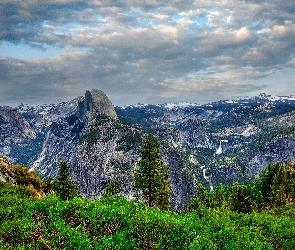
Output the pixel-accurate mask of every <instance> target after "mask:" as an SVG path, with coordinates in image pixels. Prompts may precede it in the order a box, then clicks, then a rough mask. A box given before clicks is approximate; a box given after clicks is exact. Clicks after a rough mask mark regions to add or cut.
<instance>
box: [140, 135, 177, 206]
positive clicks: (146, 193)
mask: <svg viewBox="0 0 295 250" xmlns="http://www.w3.org/2000/svg"><path fill="white" fill-rule="evenodd" d="M140 157H141V159H140V160H139V161H138V165H139V168H138V169H136V170H135V172H134V187H136V188H139V189H141V191H142V197H143V198H144V200H146V203H147V204H148V206H150V207H159V208H163V209H168V208H170V195H171V193H172V189H171V187H170V182H169V180H168V177H169V169H168V167H165V166H164V165H163V160H162V158H161V155H160V150H159V147H158V142H157V139H156V138H155V137H154V136H153V135H152V134H151V133H149V134H148V135H147V137H146V140H145V142H144V149H143V150H141V152H140Z"/></svg>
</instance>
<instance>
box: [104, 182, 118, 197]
mask: <svg viewBox="0 0 295 250" xmlns="http://www.w3.org/2000/svg"><path fill="white" fill-rule="evenodd" d="M121 192H122V189H121V188H120V186H119V184H118V183H117V182H115V181H110V182H109V183H108V184H107V186H106V187H105V190H104V194H103V196H108V195H114V196H118V195H119V194H120V193H121Z"/></svg>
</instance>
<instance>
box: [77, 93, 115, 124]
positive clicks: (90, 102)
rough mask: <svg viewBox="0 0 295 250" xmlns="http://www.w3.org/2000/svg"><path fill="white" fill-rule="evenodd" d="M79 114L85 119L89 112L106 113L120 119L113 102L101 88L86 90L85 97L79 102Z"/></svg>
mask: <svg viewBox="0 0 295 250" xmlns="http://www.w3.org/2000/svg"><path fill="white" fill-rule="evenodd" d="M78 112H79V115H80V117H81V118H82V119H83V118H85V116H86V113H87V112H91V113H95V114H99V115H106V116H108V117H110V118H112V119H118V117H117V114H116V111H115V109H114V106H113V104H112V103H111V101H110V100H109V98H108V97H107V96H106V95H105V93H103V92H102V91H101V90H97V89H93V90H90V91H88V90H87V91H86V93H85V98H84V100H83V101H81V102H80V103H79V111H78Z"/></svg>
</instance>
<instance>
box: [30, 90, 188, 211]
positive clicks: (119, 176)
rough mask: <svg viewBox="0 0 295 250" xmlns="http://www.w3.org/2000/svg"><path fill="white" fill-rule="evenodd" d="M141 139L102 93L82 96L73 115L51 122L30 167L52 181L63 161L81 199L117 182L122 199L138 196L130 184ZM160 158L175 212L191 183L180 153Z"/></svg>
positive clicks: (93, 92)
mask: <svg viewBox="0 0 295 250" xmlns="http://www.w3.org/2000/svg"><path fill="white" fill-rule="evenodd" d="M144 136H145V133H144V132H143V131H141V130H140V129H136V128H134V127H131V126H128V125H126V124H123V123H121V122H120V121H119V120H118V117H117V114H116V112H115V110H114V107H113V105H112V104H111V102H110V100H109V99H108V98H107V96H106V95H105V94H103V92H102V91H98V90H91V91H87V92H86V94H85V97H84V98H82V99H80V101H79V102H78V104H77V109H76V110H73V112H72V113H70V114H67V115H66V116H65V117H60V118H59V119H57V120H55V121H54V122H52V123H51V125H50V127H49V129H48V131H47V132H46V135H45V140H44V143H43V146H42V152H41V153H40V154H39V157H38V159H37V160H35V161H34V163H33V168H34V169H36V170H37V171H38V172H39V173H40V174H42V175H43V176H48V175H52V176H56V174H57V171H58V164H59V163H60V162H61V160H62V159H65V160H66V161H67V162H68V164H69V167H70V170H71V176H72V177H73V179H74V180H76V182H77V184H78V186H79V188H80V190H81V193H82V195H83V196H84V197H87V198H91V199H94V198H97V197H100V196H101V195H102V193H103V192H104V188H105V187H106V185H107V184H108V183H109V182H110V181H116V182H117V183H118V184H119V185H120V187H121V189H122V195H123V196H124V197H126V198H132V197H133V196H134V194H137V193H138V192H139V190H136V189H134V188H133V186H132V182H133V171H134V168H135V167H136V161H137V160H138V158H139V151H140V149H141V147H142V144H143V140H144ZM162 153H163V160H164V163H165V164H166V165H168V166H169V167H170V171H171V174H170V181H171V184H172V188H173V195H172V200H173V204H174V208H175V209H177V210H179V209H181V208H182V207H183V206H184V205H186V204H187V203H188V202H189V200H190V199H191V197H192V196H193V195H194V179H193V177H192V174H191V172H190V171H189V170H188V169H187V167H186V165H185V162H184V161H183V160H182V158H181V155H180V154H177V153H171V152H170V151H169V150H162Z"/></svg>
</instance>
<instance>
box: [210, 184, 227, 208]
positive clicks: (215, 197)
mask: <svg viewBox="0 0 295 250" xmlns="http://www.w3.org/2000/svg"><path fill="white" fill-rule="evenodd" d="M225 205H226V190H225V188H224V186H223V185H222V184H221V183H220V184H219V185H218V186H217V187H216V188H215V189H214V191H213V193H212V195H211V205H210V206H211V207H212V208H216V207H222V206H225Z"/></svg>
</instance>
